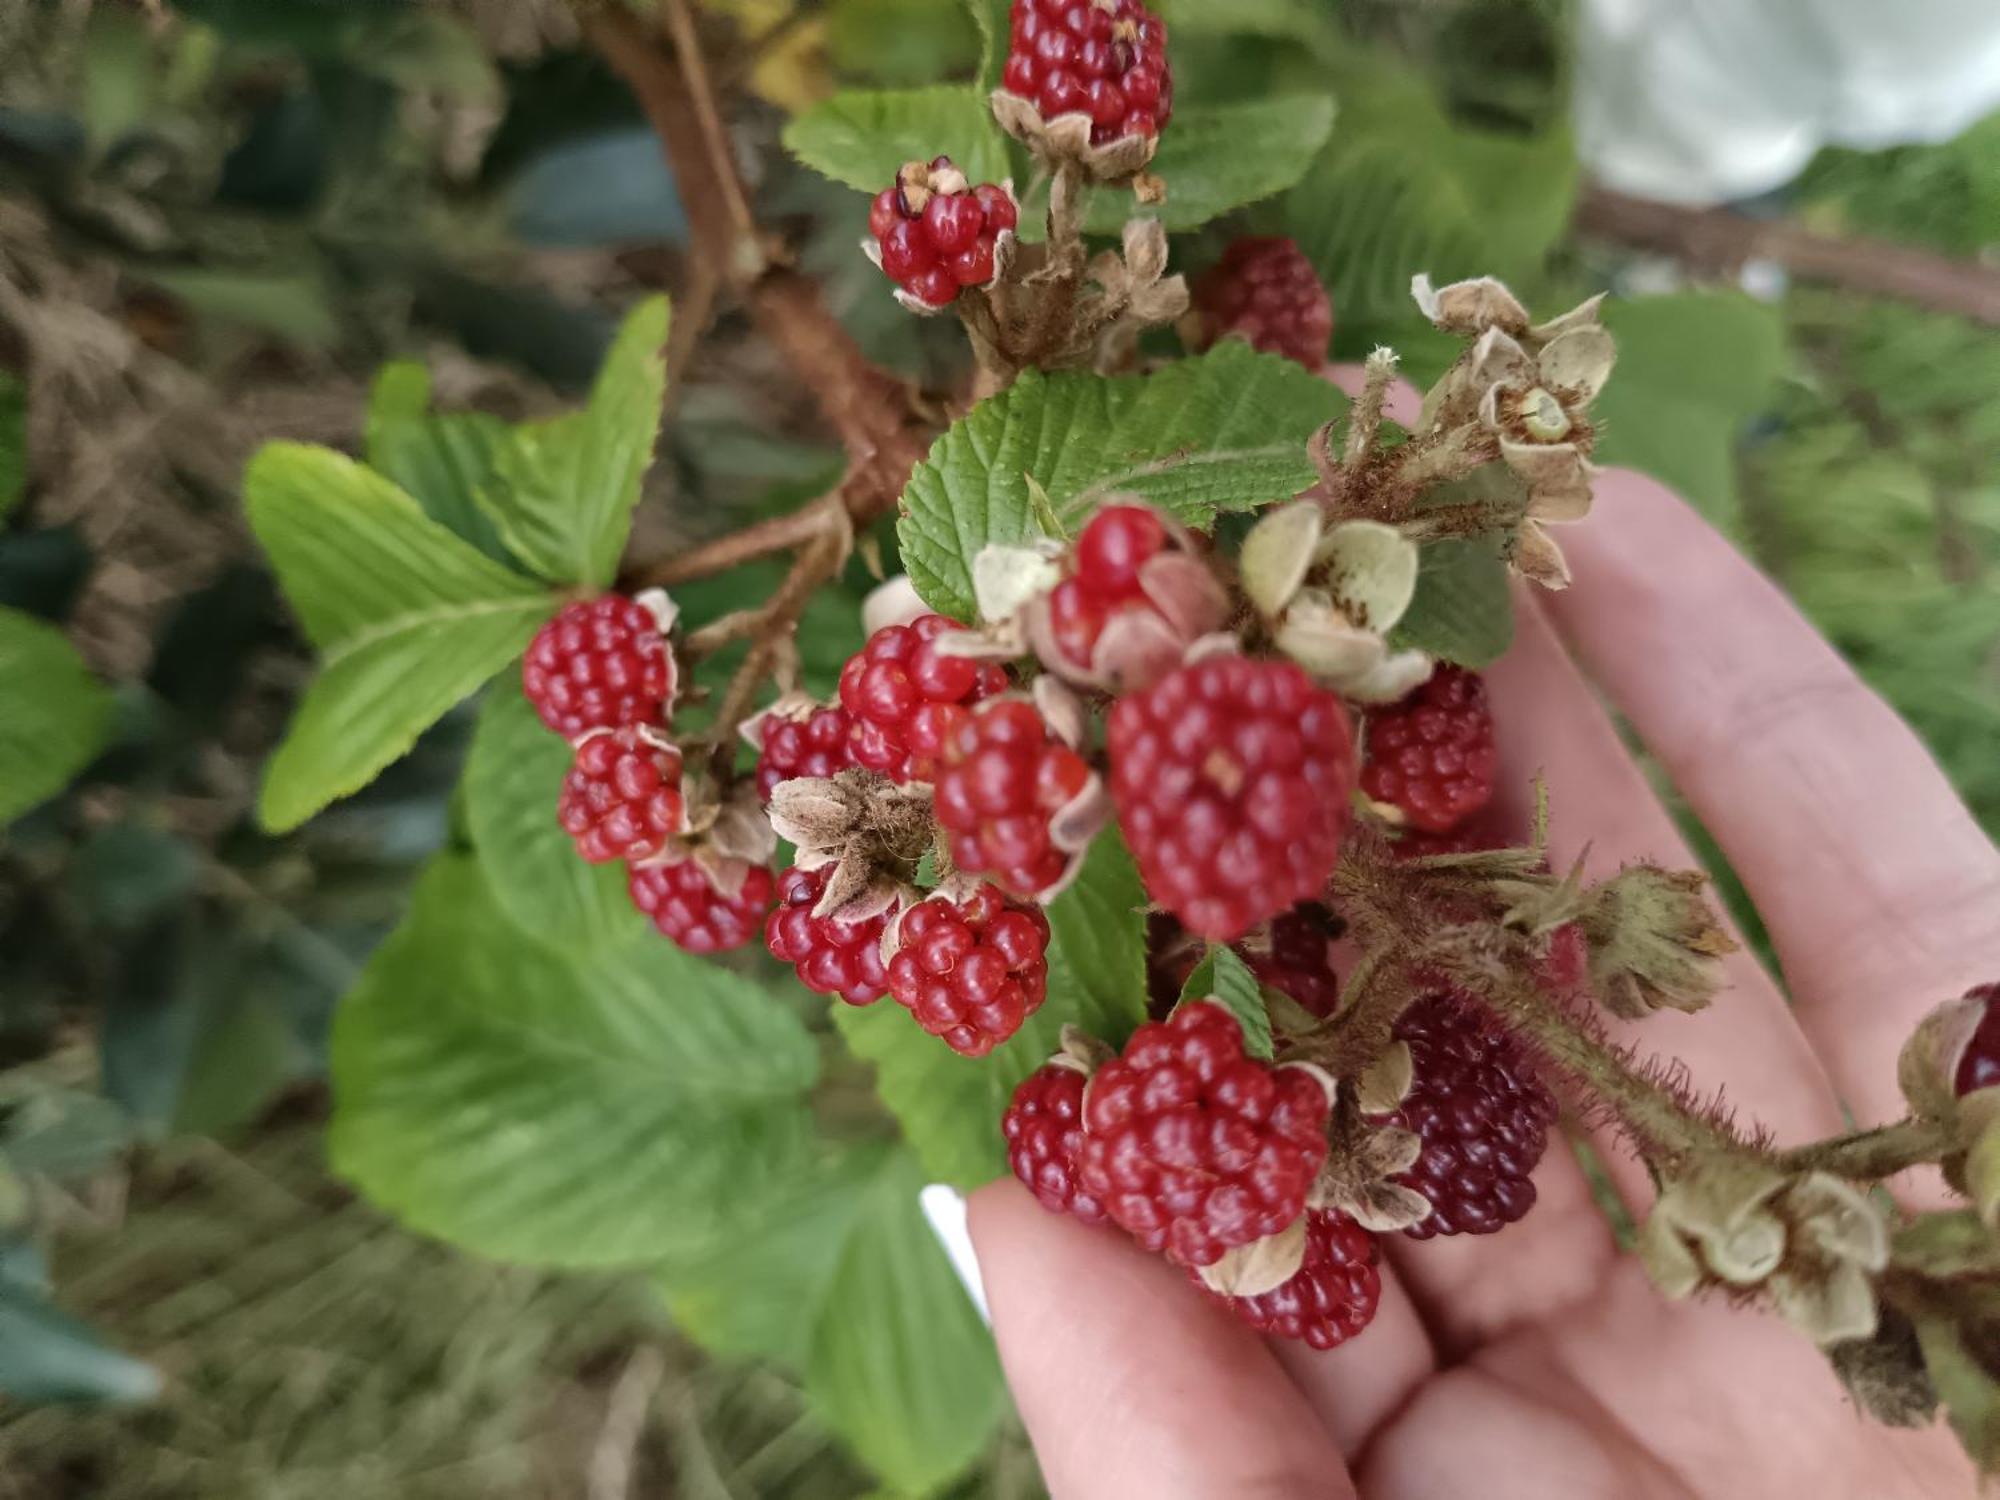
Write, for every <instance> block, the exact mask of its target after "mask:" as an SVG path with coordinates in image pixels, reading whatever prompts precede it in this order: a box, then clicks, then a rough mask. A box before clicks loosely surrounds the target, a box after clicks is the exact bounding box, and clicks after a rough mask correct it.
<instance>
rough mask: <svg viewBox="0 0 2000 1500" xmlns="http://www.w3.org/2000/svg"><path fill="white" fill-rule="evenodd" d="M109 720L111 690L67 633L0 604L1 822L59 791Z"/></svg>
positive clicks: (93, 750) (86, 758)
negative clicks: (108, 689) (85, 663)
mask: <svg viewBox="0 0 2000 1500" xmlns="http://www.w3.org/2000/svg"><path fill="white" fill-rule="evenodd" d="M110 725H111V694H110V693H109V692H108V691H107V690H106V689H105V687H104V685H103V684H102V683H100V682H99V681H98V680H97V679H96V678H95V677H93V676H91V675H90V670H89V669H88V668H87V667H85V666H84V664H83V658H82V657H80V656H78V655H77V653H76V648H75V647H73V646H72V645H70V643H69V642H68V641H67V640H65V639H64V638H63V636H62V633H61V632H60V631H58V630H56V629H55V627H54V626H52V625H46V624H44V623H43V622H42V621H40V620H37V619H35V618H33V617H32V616H30V615H24V614H21V613H19V612H18V611H16V610H11V609H0V825H4V824H6V823H8V822H10V821H12V820H13V819H14V818H16V817H18V816H20V814H22V813H24V812H26V811H27V810H28V809H29V808H31V807H33V806H34V805H35V804H36V803H38V802H40V801H42V800H43V799H44V798H47V797H52V796H54V795H55V794H56V793H57V792H59V791H61V790H62V788H63V786H64V785H65V784H66V783H67V782H68V781H69V779H70V777H72V776H74V775H75V774H76V773H77V772H78V771H80V770H81V769H83V766H84V764H85V763H86V762H87V761H89V759H90V757H91V756H92V755H93V754H95V753H96V751H97V749H98V747H99V746H100V745H102V744H103V743H104V738H105V735H106V733H107V732H108V731H109V729H110Z"/></svg>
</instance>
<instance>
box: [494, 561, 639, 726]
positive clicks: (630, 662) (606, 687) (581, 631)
mask: <svg viewBox="0 0 2000 1500" xmlns="http://www.w3.org/2000/svg"><path fill="white" fill-rule="evenodd" d="M521 687H522V689H523V690H524V691H525V692H526V693H527V695H528V701H529V702H530V703H532V704H534V705H535V712H536V713H538V714H540V715H541V716H542V722H543V723H544V724H546V725H548V726H549V728H551V729H553V730H554V731H555V732H556V733H557V734H559V735H561V736H562V737H563V738H564V739H568V740H574V739H577V738H580V737H581V736H583V735H585V734H588V733H589V732H590V731H591V730H593V729H621V728H623V727H624V726H625V725H627V724H652V723H657V722H659V721H660V719H661V717H662V714H663V711H664V710H665V708H666V706H667V704H668V703H669V702H670V701H671V700H672V698H673V693H674V658H673V653H672V652H670V651H669V650H668V649H667V643H666V641H665V639H664V638H663V637H662V636H661V635H660V626H659V622H658V621H657V620H655V619H654V617H653V615H652V613H651V611H649V610H648V609H647V608H646V606H645V605H643V604H641V603H639V602H638V601H637V600H636V599H627V598H626V597H625V596H624V595H623V594H605V595H603V596H601V597H599V598H596V599H579V600H578V601H577V602H576V603H574V604H567V605H564V606H563V608H562V609H561V611H560V612H558V613H557V615H556V617H555V618H554V619H553V620H551V621H549V623H548V624H546V625H544V626H543V627H542V628H541V629H540V630H539V631H537V632H536V634H535V638H534V640H532V641H531V642H529V643H528V654H527V656H526V657H525V658H523V660H522V662H521Z"/></svg>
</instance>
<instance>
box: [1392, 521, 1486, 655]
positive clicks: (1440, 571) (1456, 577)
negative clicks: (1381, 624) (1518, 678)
mask: <svg viewBox="0 0 2000 1500" xmlns="http://www.w3.org/2000/svg"><path fill="white" fill-rule="evenodd" d="M1420 558H1421V561H1420V563H1419V565H1418V571H1417V592H1416V596H1415V597H1414V598H1412V599H1411V600H1410V609H1409V613H1407V614H1406V615H1404V616H1403V618H1402V619H1401V621H1399V622H1398V623H1397V625H1396V628H1395V630H1394V631H1393V632H1391V635H1390V640H1391V643H1392V644H1394V645H1396V646H1398V647H1406V648H1411V649H1415V650H1418V651H1427V652H1429V653H1430V654H1431V655H1432V656H1437V657H1442V658H1443V659H1444V660H1445V661H1449V662H1456V663H1458V665H1460V666H1462V667H1474V668H1478V667H1487V666H1491V665H1492V664H1493V663H1494V662H1496V661H1498V660H1499V659H1500V657H1501V655H1502V653H1504V652H1505V651H1506V649H1507V647H1508V646H1509V645H1511V644H1512V643H1513V640H1514V601H1513V598H1512V596H1511V595H1510V594H1509V593H1508V591H1507V564H1506V563H1504V562H1502V561H1501V559H1500V549H1499V547H1498V546H1497V545H1496V544H1495V543H1493V542H1491V541H1488V540H1484V539H1477V540H1474V539H1459V538H1448V539H1446V540H1444V541H1437V542H1426V543H1425V544H1424V548H1423V551H1422V553H1421V554H1420Z"/></svg>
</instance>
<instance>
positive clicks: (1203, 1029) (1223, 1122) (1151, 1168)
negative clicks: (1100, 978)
mask: <svg viewBox="0 0 2000 1500" xmlns="http://www.w3.org/2000/svg"><path fill="white" fill-rule="evenodd" d="M1328 1114H1329V1105H1328V1100H1327V1095H1326V1090H1325V1088H1324V1087H1323V1086H1322V1084H1321V1082H1320V1080H1319V1078H1318V1077H1317V1076H1315V1075H1314V1074H1313V1073H1312V1072H1310V1071H1308V1070H1306V1069H1304V1068H1296V1067H1285V1068H1274V1067H1272V1066H1270V1065H1269V1064H1268V1063H1263V1062H1259V1061H1258V1060H1256V1059H1255V1058H1250V1057H1245V1056H1244V1055H1243V1033H1242V1030H1241V1028H1239V1027H1238V1025H1237V1024H1236V1018H1235V1017H1233V1016H1232V1015H1230V1014H1229V1012H1228V1011H1226V1010H1224V1009H1223V1008H1222V1007H1221V1006H1219V1005H1215V1004H1212V1003H1210V1002H1207V1001H1197V1002H1195V1003H1192V1004H1188V1005H1183V1006H1181V1007H1180V1008H1179V1009H1178V1010H1176V1011H1175V1012H1174V1014H1173V1016H1172V1017H1171V1018H1170V1019H1168V1020H1166V1021H1164V1022H1148V1023H1147V1024H1146V1025H1144V1026H1141V1027H1140V1028H1139V1029H1138V1030H1137V1031H1135V1032H1133V1033H1132V1037H1131V1039H1130V1040H1129V1041H1128V1042H1126V1044H1125V1050H1124V1051H1123V1052H1122V1053H1121V1054H1120V1055H1119V1056H1118V1057H1116V1058H1114V1059H1113V1060H1111V1061H1110V1062H1107V1063H1106V1064H1105V1065H1104V1066H1103V1067H1101V1068H1100V1069H1098V1071H1097V1074H1096V1076H1095V1077H1094V1078H1092V1079H1091V1082H1090V1091H1089V1095H1088V1097H1087V1098H1086V1099H1085V1101H1084V1111H1083V1129H1084V1135H1083V1147H1082V1152H1081V1155H1080V1157H1079V1164H1080V1166H1081V1168H1082V1172H1081V1180H1082V1183H1083V1186H1084V1188H1085V1189H1086V1190H1088V1191H1089V1193H1090V1194H1091V1196H1092V1197H1094V1198H1096V1199H1097V1200H1098V1201H1099V1202H1101V1203H1102V1204H1103V1205H1104V1208H1105V1212H1106V1213H1108V1214H1109V1215H1110V1216H1111V1218H1112V1219H1113V1220H1114V1221H1116V1222H1117V1223H1118V1224H1119V1225H1120V1226H1121V1227H1122V1228H1124V1229H1125V1230H1126V1231H1127V1232H1129V1233H1130V1234H1131V1235H1132V1236H1133V1238H1135V1239H1136V1240H1138V1241H1139V1243H1140V1244H1142V1245H1144V1246H1145V1247H1146V1248H1147V1249H1148V1250H1164V1251H1165V1252H1166V1253H1167V1254H1168V1255H1169V1256H1171V1257H1172V1258H1173V1259H1175V1260H1177V1261H1179V1262H1180V1263H1181V1264H1182V1265H1185V1266H1207V1265H1213V1264H1214V1263H1215V1262H1216V1261H1217V1260H1219V1259H1220V1258H1221V1257H1222V1254H1223V1252H1225V1251H1227V1250H1229V1249H1231V1248H1232V1247H1234V1246H1237V1245H1248V1244H1250V1243H1252V1242H1253V1241H1256V1240H1260V1239H1263V1238H1265V1237H1266V1236H1268V1235H1273V1234H1276V1233H1277V1232H1278V1231H1279V1230H1281V1229H1283V1228H1285V1227H1286V1226H1287V1225H1289V1224H1290V1223H1292V1221H1293V1220H1295V1219H1297V1218H1298V1216H1299V1215H1300V1214H1302V1213H1304V1212H1305V1207H1306V1193H1307V1191H1308V1190H1309V1189H1310V1188H1311V1186H1312V1181H1313V1177H1314V1175H1315V1174H1316V1173H1317V1172H1318V1171H1319V1169H1320V1166H1321V1164H1322V1163H1323V1162H1324V1161H1325V1160H1326V1149H1327V1147H1326V1126H1327V1117H1328Z"/></svg>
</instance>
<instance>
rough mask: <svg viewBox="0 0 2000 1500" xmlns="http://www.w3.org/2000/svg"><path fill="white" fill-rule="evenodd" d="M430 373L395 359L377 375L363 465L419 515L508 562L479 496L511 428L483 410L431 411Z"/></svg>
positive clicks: (370, 400) (510, 436) (488, 482)
mask: <svg viewBox="0 0 2000 1500" xmlns="http://www.w3.org/2000/svg"><path fill="white" fill-rule="evenodd" d="M430 400H431V378H430V372H429V371H427V370H426V369H425V368H424V367H423V366H422V365H420V364H416V363H413V362H411V361H408V360H398V361H396V362H395V363H392V364H386V365H384V366H383V367H382V368H381V369H380V370H378V371H377V372H376V374H375V383H374V385H373V386H372V387H371V388H370V391H369V398H368V417H367V422H366V426H365V428H364V431H365V433H366V440H367V453H368V463H369V466H370V467H371V468H373V469H376V470H378V471H379V472H380V473H382V474H384V475H386V476H387V477H388V478H390V479H391V480H393V481H395V483H397V484H398V485H400V486H402V488H403V489H405V490H407V491H408V492H409V493H410V494H411V495H413V496H414V497H415V498H416V501H417V503H418V504H419V505H421V506H422V507H423V508H424V513H425V514H426V515H428V516H429V517H430V518H431V519H432V520H433V521H436V522H438V523H439V524H440V525H442V526H445V527H448V528H449V529H450V530H451V531H453V532H455V533H456V534H457V535H458V536H460V537H462V538H464V539H465V540H466V541H468V542H470V543H472V545H473V546H475V547H477V548H478V549H479V550H480V551H481V552H483V553H485V554H486V555H487V556H488V557H490V558H493V559H494V560H495V561H496V562H502V563H508V562H512V561H513V559H512V558H511V557H510V556H509V554H508V552H507V548H506V546H505V544H503V543H502V542H501V540H500V533H499V531H498V530H496V529H495V527H494V525H493V521H492V518H491V517H489V516H488V515H487V514H486V512H485V511H484V510H482V509H481V508H480V505H479V500H478V497H479V495H480V493H481V491H483V490H485V489H486V488H487V487H488V486H489V485H491V484H492V482H493V469H494V465H495V463H496V462H497V461H498V459H499V455H500V453H501V451H502V450H503V449H504V448H506V446H507V445H508V444H509V443H510V442H512V441H513V430H512V429H511V428H510V427H508V425H507V424H506V423H505V422H503V421H501V420H500V419H499V418H498V417H496V416H493V415H491V414H489V413H487V412H478V411H468V412H439V413H433V412H431V410H430Z"/></svg>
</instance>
